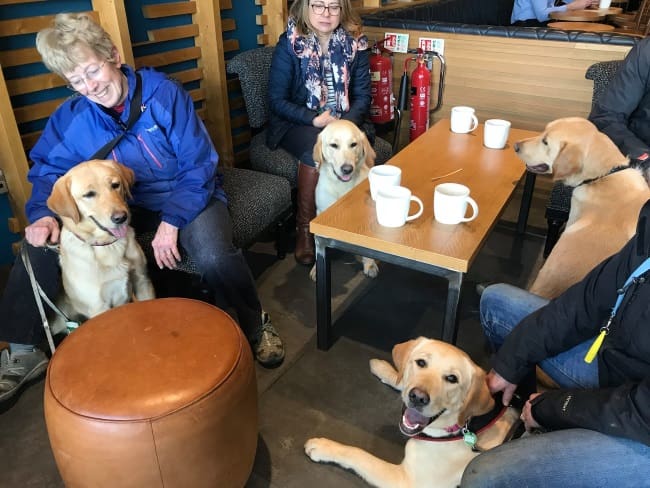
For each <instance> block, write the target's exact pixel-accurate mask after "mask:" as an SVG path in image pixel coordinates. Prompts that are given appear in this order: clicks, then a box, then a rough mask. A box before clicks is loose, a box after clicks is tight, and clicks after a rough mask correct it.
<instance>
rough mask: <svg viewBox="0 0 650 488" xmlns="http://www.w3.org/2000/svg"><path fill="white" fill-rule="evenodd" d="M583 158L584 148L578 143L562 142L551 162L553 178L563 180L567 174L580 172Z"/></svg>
mask: <svg viewBox="0 0 650 488" xmlns="http://www.w3.org/2000/svg"><path fill="white" fill-rule="evenodd" d="M583 159H584V150H583V149H582V148H581V147H580V145H579V144H575V143H572V142H563V143H562V147H561V148H560V152H559V153H558V154H557V157H556V158H555V161H554V162H553V180H563V179H565V178H566V177H567V176H571V175H575V174H577V173H580V171H582V161H583Z"/></svg>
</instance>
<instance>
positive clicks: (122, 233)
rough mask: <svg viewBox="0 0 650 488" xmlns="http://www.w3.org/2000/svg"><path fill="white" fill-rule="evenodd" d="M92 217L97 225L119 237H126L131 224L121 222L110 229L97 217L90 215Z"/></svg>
mask: <svg viewBox="0 0 650 488" xmlns="http://www.w3.org/2000/svg"><path fill="white" fill-rule="evenodd" d="M90 219H91V220H92V221H93V222H95V225H96V226H97V227H99V228H100V229H101V230H103V231H104V232H106V233H107V234H111V235H112V236H113V237H116V238H118V239H121V238H123V237H126V233H127V232H128V230H129V224H127V223H124V224H120V225H118V226H116V227H111V228H110V229H108V228H106V227H104V226H103V225H102V224H100V223H99V222H98V221H97V219H96V218H95V217H93V216H91V217H90Z"/></svg>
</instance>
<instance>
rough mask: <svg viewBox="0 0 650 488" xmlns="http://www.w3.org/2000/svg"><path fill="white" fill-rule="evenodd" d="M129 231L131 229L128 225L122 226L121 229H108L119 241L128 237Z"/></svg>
mask: <svg viewBox="0 0 650 488" xmlns="http://www.w3.org/2000/svg"><path fill="white" fill-rule="evenodd" d="M128 229H129V226H128V225H120V226H119V227H113V228H112V229H108V230H109V231H110V232H111V234H113V235H114V236H115V237H117V238H118V239H121V238H122V237H126V231H127V230H128Z"/></svg>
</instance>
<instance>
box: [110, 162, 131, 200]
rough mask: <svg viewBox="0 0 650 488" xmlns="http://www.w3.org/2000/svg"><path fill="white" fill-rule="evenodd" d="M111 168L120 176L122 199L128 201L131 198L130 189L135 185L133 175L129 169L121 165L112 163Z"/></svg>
mask: <svg viewBox="0 0 650 488" xmlns="http://www.w3.org/2000/svg"><path fill="white" fill-rule="evenodd" d="M112 163H113V166H114V168H115V170H116V171H117V172H118V173H119V175H120V180H122V188H124V198H126V199H127V200H129V199H130V198H131V187H132V186H133V183H135V173H134V172H133V170H132V169H131V168H128V167H126V166H124V165H123V164H120V163H118V162H117V161H113V162H112Z"/></svg>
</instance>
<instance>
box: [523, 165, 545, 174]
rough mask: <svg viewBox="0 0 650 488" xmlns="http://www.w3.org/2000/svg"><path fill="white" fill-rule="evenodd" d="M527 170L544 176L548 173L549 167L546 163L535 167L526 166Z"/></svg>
mask: <svg viewBox="0 0 650 488" xmlns="http://www.w3.org/2000/svg"><path fill="white" fill-rule="evenodd" d="M526 169H527V170H528V171H530V172H531V173H538V174H544V173H548V169H549V166H548V164H546V163H539V164H533V165H528V164H527V165H526Z"/></svg>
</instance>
